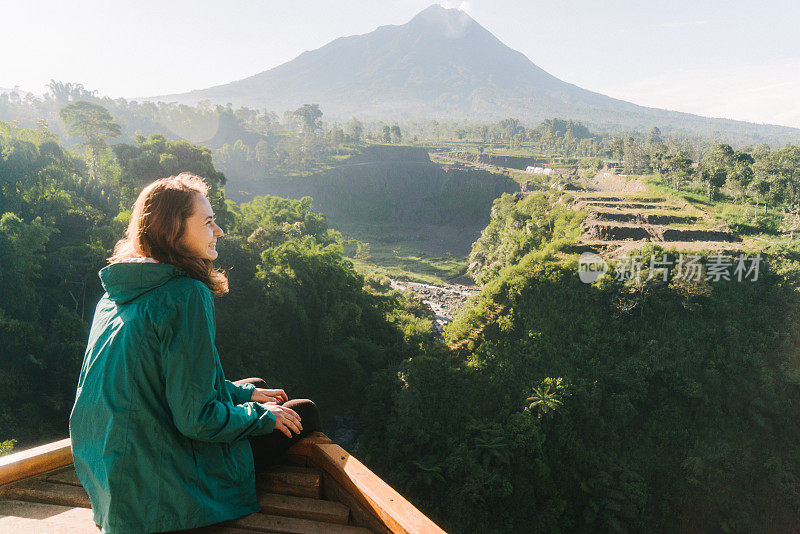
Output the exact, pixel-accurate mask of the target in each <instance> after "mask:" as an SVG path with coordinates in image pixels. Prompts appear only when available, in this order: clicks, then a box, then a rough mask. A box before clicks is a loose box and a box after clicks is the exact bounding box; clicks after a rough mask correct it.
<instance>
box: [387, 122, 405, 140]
mask: <svg viewBox="0 0 800 534" xmlns="http://www.w3.org/2000/svg"><path fill="white" fill-rule="evenodd" d="M389 133H390V136H391V140H392V143H399V142H400V141H402V139H403V135H402V134H401V133H400V127H399V126H398V125H396V124H395V125H394V126H392V127H391V128H390V129H389Z"/></svg>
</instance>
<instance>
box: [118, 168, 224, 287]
mask: <svg viewBox="0 0 800 534" xmlns="http://www.w3.org/2000/svg"><path fill="white" fill-rule="evenodd" d="M207 193H208V185H207V184H206V183H205V182H204V181H203V179H202V178H200V177H199V176H197V175H194V174H190V173H187V172H184V173H181V174H179V175H177V176H170V177H169V178H161V179H160V180H156V181H155V182H152V183H151V184H149V185H147V186H146V187H145V188H144V189H142V192H141V193H139V197H138V198H137V199H136V202H134V204H133V210H132V212H131V221H130V223H129V224H128V229H127V230H126V232H125V237H124V238H122V239H120V240H119V241H117V244H116V245H115V246H114V253H113V254H112V255H111V257H110V258H108V262H109V263H116V262H118V261H122V260H126V259H129V258H138V257H142V256H149V257H151V258H153V259H155V260H156V261H159V262H161V263H170V264H172V265H174V266H175V267H178V268H179V269H183V270H184V271H186V273H187V274H188V275H189V276H190V277H192V278H194V279H196V280H200V281H201V282H203V283H204V284H205V285H206V286H208V288H209V289H210V290H211V292H212V293H214V294H215V295H217V296H222V295H224V294H226V293H227V292H228V278H227V277H226V276H225V273H224V272H223V271H219V270H217V269H215V268H214V264H213V262H212V261H211V260H208V259H204V258H198V257H195V256H192V255H191V254H190V253H189V251H188V250H186V248H185V247H183V246H182V244H181V243H180V239H181V237H182V236H183V233H184V231H185V229H186V219H188V218H189V217H190V216H191V215H192V214H193V212H194V206H195V204H194V202H195V196H196V195H197V194H200V195H203V196H206V195H207Z"/></svg>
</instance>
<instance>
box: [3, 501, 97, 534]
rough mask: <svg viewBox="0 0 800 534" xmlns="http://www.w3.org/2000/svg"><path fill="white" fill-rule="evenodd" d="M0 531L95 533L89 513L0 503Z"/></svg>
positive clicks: (56, 507) (19, 502)
mask: <svg viewBox="0 0 800 534" xmlns="http://www.w3.org/2000/svg"><path fill="white" fill-rule="evenodd" d="M0 532H2V533H8V534H17V533H19V534H22V533H25V534H45V533H47V534H56V533H57V534H99V532H100V530H99V529H98V528H97V527H96V526H95V524H94V520H93V516H92V511H91V510H90V509H88V508H74V507H69V506H58V505H55V504H44V503H39V502H27V501H15V500H0Z"/></svg>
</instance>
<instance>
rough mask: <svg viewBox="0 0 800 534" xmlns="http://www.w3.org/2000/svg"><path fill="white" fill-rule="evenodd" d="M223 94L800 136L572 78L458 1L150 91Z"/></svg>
mask: <svg viewBox="0 0 800 534" xmlns="http://www.w3.org/2000/svg"><path fill="white" fill-rule="evenodd" d="M204 99H209V100H212V101H214V102H217V103H221V104H224V103H227V102H231V103H233V104H235V105H246V106H251V107H259V108H264V107H266V108H268V109H272V110H275V111H278V112H281V111H283V110H286V109H294V108H296V107H299V106H300V105H302V104H304V103H311V102H315V103H319V104H320V107H321V108H322V110H323V111H324V112H325V114H326V116H328V117H339V118H347V117H349V116H358V117H362V118H367V119H377V118H389V119H394V120H402V119H414V118H448V119H454V118H470V119H476V120H499V119H502V118H506V117H509V116H513V117H517V118H519V119H523V120H527V121H538V120H542V119H544V118H548V117H563V118H572V119H576V120H581V121H584V122H587V123H590V124H594V125H605V126H610V127H646V126H650V125H658V126H660V127H662V129H663V128H665V127H666V128H667V130H669V127H670V126H672V127H674V128H680V127H686V128H689V129H691V130H695V131H698V130H702V132H698V133H705V134H713V133H714V132H715V131H728V132H740V133H745V134H746V135H748V136H750V137H753V140H759V139H760V138H761V137H775V136H788V138H789V139H791V138H794V139H800V130H798V129H794V128H786V127H779V126H765V125H753V124H749V123H743V122H738V121H730V120H725V119H707V118H703V117H698V116H696V115H690V114H687V113H678V112H672V111H665V110H659V109H654V108H646V107H642V106H637V105H635V104H631V103H629V102H625V101H622V100H617V99H614V98H610V97H608V96H605V95H601V94H599V93H594V92H592V91H587V90H585V89H582V88H580V87H577V86H575V85H572V84H569V83H566V82H564V81H561V80H559V79H558V78H556V77H554V76H552V75H550V74H548V73H547V72H545V71H544V70H542V69H541V68H539V67H537V66H536V65H535V64H534V63H533V62H531V61H530V60H529V59H528V58H527V57H525V56H524V55H523V54H521V53H519V52H517V51H516V50H513V49H511V48H509V47H507V46H506V45H504V44H503V43H502V42H501V41H500V40H499V39H497V37H495V36H494V35H493V34H492V33H491V32H489V31H488V30H486V29H485V28H483V27H482V26H481V25H480V24H478V23H477V22H475V21H474V20H473V19H472V18H471V17H470V16H469V15H467V14H466V13H464V12H462V11H459V10H457V9H445V8H443V7H441V6H438V5H433V6H431V7H429V8H427V9H425V10H424V11H422V12H420V13H419V14H417V15H416V16H415V17H414V18H413V19H412V20H411V21H410V22H408V23H407V24H403V25H399V26H381V27H379V28H377V29H376V30H375V31H373V32H370V33H367V34H364V35H355V36H350V37H341V38H339V39H336V40H334V41H332V42H330V43H328V44H327V45H325V46H323V47H321V48H319V49H317V50H313V51H308V52H304V53H302V54H300V55H299V56H298V57H297V58H295V59H294V60H292V61H289V62H287V63H284V64H283V65H280V66H278V67H275V68H273V69H270V70H267V71H265V72H262V73H260V74H256V75H254V76H251V77H249V78H245V79H243V80H239V81H236V82H232V83H229V84H225V85H220V86H216V87H211V88H208V89H202V90H196V91H191V92H189V93H184V94H180V95H168V96H163V97H154V98H151V99H150V100H166V101H177V102H183V103H194V102H197V101H200V100H204Z"/></svg>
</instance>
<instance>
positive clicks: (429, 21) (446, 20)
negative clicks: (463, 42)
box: [406, 4, 478, 38]
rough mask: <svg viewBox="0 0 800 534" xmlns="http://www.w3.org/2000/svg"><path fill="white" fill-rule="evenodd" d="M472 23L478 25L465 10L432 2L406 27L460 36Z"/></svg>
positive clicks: (448, 35)
mask: <svg viewBox="0 0 800 534" xmlns="http://www.w3.org/2000/svg"><path fill="white" fill-rule="evenodd" d="M473 25H478V23H477V22H475V20H473V19H472V17H470V16H469V15H467V14H466V13H465V12H463V11H461V10H460V9H455V8H446V7H443V6H441V5H439V4H433V5H431V6H429V7H427V8H425V9H423V10H422V11H420V12H419V13H417V14H416V15H415V16H414V18H413V19H411V20H410V21H409V22H408V24H406V26H407V27H419V28H422V29H425V30H428V31H436V32H437V33H443V34H444V35H445V36H447V37H451V38H456V37H461V36H463V35H464V34H465V33H466V30H467V29H468V28H470V27H471V26H473Z"/></svg>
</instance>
